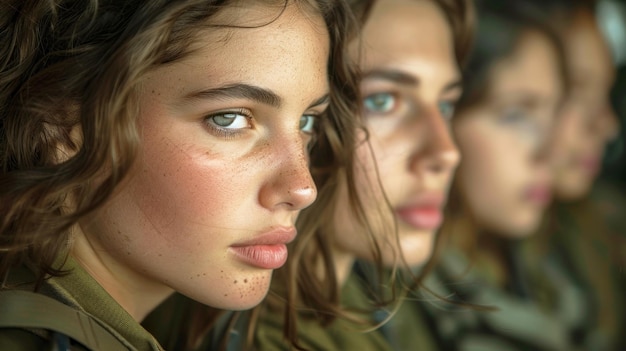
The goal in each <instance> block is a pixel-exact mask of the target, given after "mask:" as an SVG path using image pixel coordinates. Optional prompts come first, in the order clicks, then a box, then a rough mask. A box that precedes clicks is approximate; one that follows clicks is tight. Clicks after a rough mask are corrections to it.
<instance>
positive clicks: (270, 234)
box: [230, 227, 297, 269]
mask: <svg viewBox="0 0 626 351" xmlns="http://www.w3.org/2000/svg"><path fill="white" fill-rule="evenodd" d="M296 233H297V232H296V229H295V228H293V227H280V228H276V229H272V230H270V231H267V232H264V233H262V234H261V235H259V236H257V237H254V238H252V239H250V240H247V241H244V242H241V243H237V244H234V245H232V246H231V247H230V249H231V251H232V252H233V253H234V254H235V256H236V257H237V258H238V259H239V260H241V261H242V262H244V263H246V264H249V265H251V266H254V267H258V268H263V269H276V268H280V267H281V266H282V265H284V264H285V262H286V261H287V255H288V253H287V246H286V244H287V243H289V242H291V241H292V240H293V239H294V238H295V237H296Z"/></svg>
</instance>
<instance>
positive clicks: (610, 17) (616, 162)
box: [597, 0, 626, 191]
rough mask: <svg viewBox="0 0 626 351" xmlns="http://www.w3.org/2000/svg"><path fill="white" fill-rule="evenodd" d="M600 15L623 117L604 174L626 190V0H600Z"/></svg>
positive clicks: (616, 102)
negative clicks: (615, 74) (612, 63)
mask: <svg viewBox="0 0 626 351" xmlns="http://www.w3.org/2000/svg"><path fill="white" fill-rule="evenodd" d="M597 6H598V8H597V15H598V20H599V23H600V25H601V27H602V30H603V32H604V35H605V36H606V37H607V39H608V41H609V43H610V45H611V50H612V53H613V58H614V59H615V62H616V65H617V79H616V81H615V85H614V87H613V92H612V96H611V98H612V102H613V105H614V107H615V111H616V113H617V115H618V117H619V120H620V124H621V125H620V133H619V138H617V139H616V140H615V141H614V142H613V143H611V145H610V147H609V149H608V151H607V152H606V154H605V157H604V167H603V170H602V175H601V177H602V178H604V179H606V180H610V181H612V182H615V183H618V184H619V185H620V186H621V188H622V189H623V190H624V191H626V150H625V149H626V129H625V128H624V126H625V125H626V0H600V1H599V2H598V5H597Z"/></svg>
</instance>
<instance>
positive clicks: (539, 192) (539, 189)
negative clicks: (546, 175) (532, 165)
mask: <svg viewBox="0 0 626 351" xmlns="http://www.w3.org/2000/svg"><path fill="white" fill-rule="evenodd" d="M524 197H525V198H526V199H528V200H530V201H531V202H533V203H535V204H537V205H541V206H545V205H547V204H548V203H549V202H550V200H552V191H551V190H550V187H548V186H546V185H532V186H530V187H528V188H527V189H526V191H525V193H524Z"/></svg>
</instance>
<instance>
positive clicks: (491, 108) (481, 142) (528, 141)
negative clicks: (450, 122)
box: [454, 33, 561, 236]
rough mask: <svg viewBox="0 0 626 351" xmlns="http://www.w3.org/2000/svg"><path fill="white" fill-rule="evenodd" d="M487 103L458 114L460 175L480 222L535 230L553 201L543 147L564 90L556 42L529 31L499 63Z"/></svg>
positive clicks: (514, 231)
mask: <svg viewBox="0 0 626 351" xmlns="http://www.w3.org/2000/svg"><path fill="white" fill-rule="evenodd" d="M489 86H490V91H489V92H488V95H487V98H486V99H485V101H484V102H483V103H480V104H478V105H477V106H474V107H472V108H470V109H468V110H466V111H462V112H459V114H458V115H457V116H456V117H455V122H454V123H455V124H454V132H455V135H456V137H457V142H458V145H459V148H460V150H461V154H462V155H463V162H461V165H460V166H459V170H458V172H457V175H456V176H457V181H458V185H459V190H460V191H461V194H462V197H463V199H464V201H465V202H466V203H467V205H468V206H469V209H470V212H471V213H472V214H473V216H474V217H475V219H476V220H477V221H478V223H479V224H480V225H481V226H483V227H484V228H487V229H489V230H492V231H495V232H497V233H499V234H503V235H509V236H521V235H525V234H527V233H530V232H531V231H532V230H534V229H535V228H536V227H537V225H538V224H539V221H540V219H541V214H542V211H543V210H544V209H545V207H546V205H547V204H548V202H549V200H550V197H551V195H550V193H551V190H550V186H549V184H550V177H549V175H550V173H549V168H548V163H547V160H546V159H545V157H544V155H543V151H544V150H542V149H543V148H544V144H545V143H546V141H547V139H548V138H549V137H550V134H549V131H550V128H551V125H552V123H553V122H554V120H555V113H556V109H557V107H558V104H559V99H560V96H561V81H560V78H559V74H558V61H557V60H556V56H555V52H554V49H553V47H552V46H551V44H550V42H549V41H548V40H547V39H546V38H545V37H543V36H542V35H540V34H538V33H527V34H525V35H524V36H523V37H522V40H521V42H520V44H519V45H518V47H517V48H516V50H515V52H514V53H513V55H511V56H509V57H508V58H506V59H504V60H502V61H500V62H499V63H497V64H496V65H494V67H493V69H492V71H491V73H490V76H489Z"/></svg>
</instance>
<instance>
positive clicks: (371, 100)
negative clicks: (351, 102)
mask: <svg viewBox="0 0 626 351" xmlns="http://www.w3.org/2000/svg"><path fill="white" fill-rule="evenodd" d="M363 106H364V107H365V110H366V111H367V112H372V113H387V112H390V111H391V110H393V109H394V107H395V106H396V98H395V96H393V95H392V94H389V93H378V94H373V95H370V96H368V97H366V98H365V99H363Z"/></svg>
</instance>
